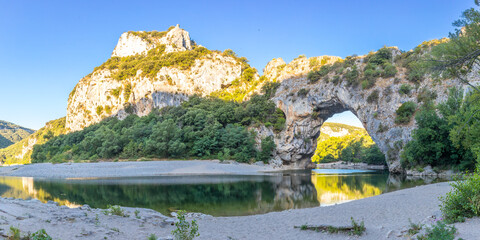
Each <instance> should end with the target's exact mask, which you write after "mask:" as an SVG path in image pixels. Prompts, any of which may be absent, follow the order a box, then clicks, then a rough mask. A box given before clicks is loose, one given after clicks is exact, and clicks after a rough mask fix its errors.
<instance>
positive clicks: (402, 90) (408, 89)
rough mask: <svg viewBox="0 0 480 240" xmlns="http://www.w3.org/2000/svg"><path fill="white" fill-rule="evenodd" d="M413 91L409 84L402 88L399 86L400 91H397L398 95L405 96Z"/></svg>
mask: <svg viewBox="0 0 480 240" xmlns="http://www.w3.org/2000/svg"><path fill="white" fill-rule="evenodd" d="M412 89H413V87H412V86H410V85H409V84H402V86H400V89H399V90H398V92H399V93H400V94H405V95H408V94H410V91H411V90H412Z"/></svg>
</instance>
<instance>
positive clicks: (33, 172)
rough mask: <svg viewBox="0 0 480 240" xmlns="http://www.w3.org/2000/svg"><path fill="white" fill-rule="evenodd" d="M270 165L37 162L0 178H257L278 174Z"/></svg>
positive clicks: (3, 170)
mask: <svg viewBox="0 0 480 240" xmlns="http://www.w3.org/2000/svg"><path fill="white" fill-rule="evenodd" d="M279 170H280V169H278V168H277V169H274V168H273V167H271V166H268V165H255V164H253V165H250V164H244V163H237V162H233V161H228V162H225V163H220V161H218V160H188V161H144V162H98V163H61V164H52V163H37V164H29V165H17V166H8V167H0V176H18V177H41V178H100V177H104V178H105V177H144V176H162V175H215V174H232V175H235V174H238V175H255V174H264V172H271V171H279Z"/></svg>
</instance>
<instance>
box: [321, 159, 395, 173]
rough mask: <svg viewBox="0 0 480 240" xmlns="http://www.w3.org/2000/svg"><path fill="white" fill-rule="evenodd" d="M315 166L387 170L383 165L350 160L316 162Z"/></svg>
mask: <svg viewBox="0 0 480 240" xmlns="http://www.w3.org/2000/svg"><path fill="white" fill-rule="evenodd" d="M316 167H317V168H324V169H358V170H379V171H381V170H388V167H387V166H385V165H371V164H367V163H352V162H343V161H338V162H331V163H317V164H316Z"/></svg>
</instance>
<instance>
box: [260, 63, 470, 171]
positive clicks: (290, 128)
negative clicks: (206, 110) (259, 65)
mask: <svg viewBox="0 0 480 240" xmlns="http://www.w3.org/2000/svg"><path fill="white" fill-rule="evenodd" d="M356 64H357V66H359V68H361V67H362V64H363V59H361V58H360V59H358V60H357V62H356ZM275 65H278V66H282V67H281V68H282V69H288V67H289V66H294V67H292V68H294V69H304V71H303V72H300V73H299V72H295V73H293V74H288V73H285V70H284V71H283V72H280V73H278V72H276V73H275V74H270V73H269V72H268V71H267V72H266V73H265V75H268V74H270V75H276V76H280V77H277V81H278V82H280V83H281V84H280V86H279V88H278V89H277V91H276V93H275V95H274V96H273V97H272V100H273V101H274V102H275V104H276V105H277V107H278V108H280V109H281V110H282V111H283V112H284V113H285V116H286V124H285V129H284V130H283V131H281V132H279V133H275V132H273V131H272V130H270V129H266V128H262V129H260V130H259V131H258V132H259V136H260V137H264V136H268V135H273V136H274V139H275V143H276V145H277V148H276V150H275V152H274V159H275V160H274V162H276V163H278V164H283V165H290V166H293V167H299V168H303V167H307V166H308V165H309V164H310V163H311V160H310V157H311V156H312V155H313V154H314V151H315V148H316V141H317V138H318V136H319V135H320V127H321V126H322V124H323V123H324V122H325V121H326V120H327V119H328V118H329V117H331V116H333V114H335V113H340V112H344V111H347V110H349V111H351V112H352V113H353V114H354V115H356V116H357V118H358V119H359V120H360V121H361V122H362V124H363V127H364V128H365V129H366V130H367V132H368V134H369V135H370V136H371V137H372V140H373V141H374V142H375V143H376V144H377V145H378V147H379V149H380V150H381V151H382V152H383V153H384V154H385V157H386V162H387V165H388V167H389V170H390V172H393V173H403V172H404V169H403V168H402V166H401V164H400V153H401V151H402V149H403V146H404V145H405V143H407V142H408V141H409V140H410V139H411V133H412V131H413V130H414V129H415V128H416V123H415V120H414V119H413V117H412V120H411V121H410V122H409V123H408V124H403V125H399V124H396V123H395V118H396V110H397V109H398V108H399V107H400V106H401V105H402V104H403V103H405V102H409V101H410V102H414V103H416V104H417V106H419V105H420V104H421V103H419V102H418V100H417V96H418V95H419V93H420V92H421V91H422V90H425V89H428V90H429V91H433V92H436V93H438V94H437V98H436V99H433V100H434V102H436V103H439V102H443V101H445V100H446V98H447V97H448V94H447V90H448V88H450V87H452V86H457V87H461V85H462V84H461V83H460V82H459V81H456V80H448V81H443V82H440V83H439V82H435V81H433V80H432V79H426V80H424V81H422V82H420V83H418V85H416V87H415V88H414V89H413V90H412V91H411V93H410V94H401V93H399V89H400V86H401V85H402V84H409V85H412V86H413V84H412V83H410V82H408V81H407V79H406V74H405V69H402V68H400V67H398V66H397V67H398V69H399V71H398V73H397V75H396V76H394V77H390V78H378V79H377V80H376V83H375V85H374V86H373V87H371V88H369V89H362V87H361V86H360V85H359V84H349V83H348V82H347V81H345V80H343V81H340V82H339V83H337V84H334V83H332V82H331V81H324V80H322V79H321V80H319V81H318V82H316V83H311V82H310V81H309V80H308V78H307V76H306V75H307V73H308V72H309V71H310V70H311V69H310V68H309V65H308V60H307V59H306V58H304V59H297V60H294V61H292V62H291V63H289V64H288V65H286V66H285V63H284V62H283V60H281V61H279V60H278V59H275V60H273V61H271V62H270V63H269V65H267V67H266V68H265V69H266V70H268V69H279V68H280V67H278V66H277V67H275ZM264 71H265V70H264ZM330 77H331V76H330ZM302 89H304V90H302ZM299 93H301V94H299ZM371 94H376V95H378V97H377V98H376V99H374V100H373V101H372V99H370V100H368V98H369V96H370V95H371Z"/></svg>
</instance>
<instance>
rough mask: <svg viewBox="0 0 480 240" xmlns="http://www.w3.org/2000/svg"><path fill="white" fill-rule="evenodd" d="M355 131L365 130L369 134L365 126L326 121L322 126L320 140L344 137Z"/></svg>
mask: <svg viewBox="0 0 480 240" xmlns="http://www.w3.org/2000/svg"><path fill="white" fill-rule="evenodd" d="M354 132H363V133H365V134H367V131H366V130H365V129H364V128H360V127H355V126H351V125H347V124H342V123H334V122H325V123H323V124H322V127H321V128H320V136H319V137H318V141H323V140H327V139H329V138H331V137H343V136H345V135H350V134H353V133H354Z"/></svg>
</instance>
